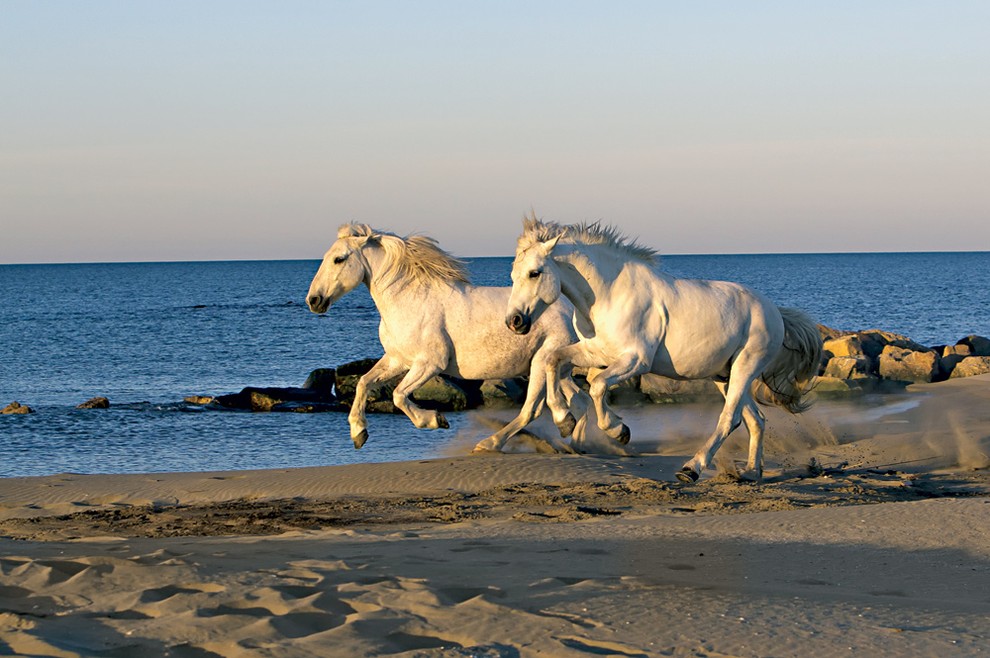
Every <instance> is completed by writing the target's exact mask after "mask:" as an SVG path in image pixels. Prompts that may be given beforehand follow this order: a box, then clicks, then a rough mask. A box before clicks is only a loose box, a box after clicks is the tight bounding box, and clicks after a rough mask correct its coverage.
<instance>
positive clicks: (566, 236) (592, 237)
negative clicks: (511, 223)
mask: <svg viewBox="0 0 990 658" xmlns="http://www.w3.org/2000/svg"><path fill="white" fill-rule="evenodd" d="M556 237H559V238H560V239H561V241H563V242H564V244H568V243H569V244H586V245H601V246H605V247H610V248H612V249H615V250H617V251H621V252H622V253H624V254H626V255H628V256H629V257H630V258H635V259H636V260H641V261H643V262H645V263H649V264H651V265H652V264H654V263H655V262H656V259H657V252H656V251H654V250H653V249H650V248H649V247H644V246H643V245H641V244H639V243H638V242H636V240H634V239H630V238H628V237H626V236H624V235H622V233H620V232H619V230H618V229H617V228H615V227H614V226H608V225H605V226H603V225H602V223H601V222H600V221H599V222H592V223H591V224H589V223H587V222H582V223H580V224H558V223H557V222H545V221H543V220H542V219H537V217H536V215H535V214H533V213H530V214H529V215H525V216H523V234H522V235H521V236H519V240H518V242H517V243H516V248H517V249H520V250H522V249H528V248H529V247H532V246H533V245H534V244H536V243H538V242H546V241H547V240H552V239H553V238H556Z"/></svg>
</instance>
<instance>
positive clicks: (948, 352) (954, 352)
mask: <svg viewBox="0 0 990 658" xmlns="http://www.w3.org/2000/svg"><path fill="white" fill-rule="evenodd" d="M941 353H942V358H946V357H952V356H956V357H959V358H960V359H963V358H965V357H967V356H976V355H974V354H973V348H971V347H970V346H969V345H965V344H963V343H956V344H955V345H945V346H943V347H942V350H941ZM988 356H990V355H988Z"/></svg>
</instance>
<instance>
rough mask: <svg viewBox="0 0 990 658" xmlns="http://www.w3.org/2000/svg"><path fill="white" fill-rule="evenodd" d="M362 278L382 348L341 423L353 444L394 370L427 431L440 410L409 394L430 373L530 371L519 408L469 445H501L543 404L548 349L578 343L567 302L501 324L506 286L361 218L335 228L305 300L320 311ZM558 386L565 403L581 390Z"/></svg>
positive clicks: (439, 421) (402, 399) (437, 423)
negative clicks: (484, 282) (523, 322)
mask: <svg viewBox="0 0 990 658" xmlns="http://www.w3.org/2000/svg"><path fill="white" fill-rule="evenodd" d="M360 283H364V284H365V285H367V286H368V289H369V290H370V291H371V297H372V299H374V301H375V305H376V306H377V307H378V311H379V313H380V314H381V324H380V325H379V328H378V334H379V338H380V339H381V343H382V347H383V348H384V349H385V355H384V356H383V357H382V358H381V359H380V360H379V361H378V363H376V364H375V365H374V366H373V367H372V368H371V370H369V371H368V372H367V374H365V375H363V376H362V377H361V378H360V379H359V381H358V384H357V388H356V390H355V393H354V404H353V405H352V407H351V411H350V415H349V416H348V420H349V422H350V433H351V440H352V441H354V447H355V448H360V447H361V446H363V445H364V443H365V441H366V440H367V439H368V430H367V420H366V417H365V403H366V402H367V398H368V394H369V393H370V392H371V391H373V390H375V389H377V388H378V387H380V386H382V385H385V384H387V383H389V382H390V381H392V380H395V379H397V378H399V377H400V376H401V375H405V376H403V377H402V380H401V381H400V382H399V383H398V385H397V386H396V387H395V390H394V393H393V395H392V401H393V402H394V404H395V406H396V407H397V408H398V409H400V410H402V411H403V413H405V414H406V415H407V416H408V417H409V419H410V420H412V422H413V424H414V425H415V426H416V427H419V428H429V429H436V428H438V427H444V428H446V427H449V425H448V423H447V420H446V419H445V418H444V417H443V414H441V413H439V412H437V411H427V410H425V409H422V408H421V407H419V406H417V405H416V404H415V403H413V401H412V400H411V399H410V395H411V394H412V392H413V391H415V390H416V389H417V388H419V387H420V386H422V385H423V384H424V383H426V381H427V380H429V379H430V378H431V377H433V376H434V375H437V374H439V373H443V374H447V375H453V376H455V377H460V378H462V379H504V378H508V377H516V376H519V375H529V386H528V389H527V394H526V401H525V403H524V404H523V407H522V410H521V411H520V412H519V415H518V416H517V417H516V418H515V419H514V420H513V421H512V422H510V423H509V424H508V425H506V426H505V427H504V428H502V429H501V430H499V431H498V432H496V433H495V434H493V435H492V436H490V437H488V438H487V439H485V440H483V441H481V442H479V443H478V445H477V446H476V448H475V450H476V451H498V450H501V448H502V446H503V445H504V443H505V442H506V440H508V438H509V437H511V436H512V435H514V434H516V433H518V432H519V431H520V430H522V429H523V427H525V426H526V425H527V424H529V423H530V422H531V421H532V420H533V419H534V418H536V416H538V415H539V414H540V412H541V411H542V410H543V404H544V401H545V393H544V391H545V383H546V372H547V368H546V365H547V358H548V356H549V355H550V354H551V353H553V352H554V351H555V350H557V349H559V348H561V347H564V346H565V345H568V344H570V343H573V342H574V341H575V340H577V337H576V335H575V333H574V330H573V328H572V326H571V318H572V313H573V309H572V308H571V306H570V304H555V305H554V306H552V307H550V308H548V309H546V311H545V312H544V313H543V314H542V317H541V318H540V320H539V321H538V322H536V323H534V324H533V331H531V332H529V334H527V335H526V336H520V335H514V334H511V333H509V332H507V331H505V328H504V327H503V325H502V317H503V312H504V310H505V307H506V305H507V304H508V302H509V293H510V290H511V289H510V288H507V287H506V288H492V287H479V286H472V285H470V284H469V283H468V279H467V273H466V271H465V269H464V265H463V263H462V262H460V261H458V260H456V259H454V258H453V257H451V256H450V255H449V254H447V253H446V252H445V251H443V250H442V249H440V248H439V247H438V246H437V244H436V242H435V241H433V240H432V239H430V238H427V237H424V236H410V237H406V238H401V237H399V236H397V235H394V234H391V233H387V232H384V231H377V230H374V229H372V228H370V227H369V226H367V225H365V224H344V225H343V226H341V227H340V229H339V231H338V232H337V241H336V242H334V243H333V245H331V246H330V249H329V250H328V251H327V253H326V255H325V256H324V257H323V262H322V264H321V265H320V268H319V270H318V271H317V272H316V276H314V277H313V281H312V283H311V284H310V287H309V294H308V295H307V298H306V301H307V303H308V305H309V308H310V310H311V311H313V312H314V313H325V312H326V311H327V309H328V308H329V307H330V305H331V304H333V303H334V302H336V301H337V300H338V299H340V298H341V297H342V296H344V295H345V294H347V293H348V292H350V291H351V290H353V289H354V288H355V287H357V286H358V284H360ZM560 385H561V386H563V387H564V391H563V393H564V396H565V398H567V400H570V399H571V398H572V396H574V395H585V394H584V393H583V391H582V392H579V391H578V389H577V386H576V385H575V384H574V382H573V380H571V379H570V377H565V378H564V379H562V380H561V384H560ZM585 397H586V395H585ZM576 402H578V404H579V406H580V401H576ZM589 402H590V400H589ZM565 411H566V410H565Z"/></svg>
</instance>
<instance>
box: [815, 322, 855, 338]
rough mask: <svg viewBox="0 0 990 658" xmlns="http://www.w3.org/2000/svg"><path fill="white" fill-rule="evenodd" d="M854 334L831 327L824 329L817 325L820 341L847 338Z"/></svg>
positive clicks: (822, 326) (821, 325)
mask: <svg viewBox="0 0 990 658" xmlns="http://www.w3.org/2000/svg"><path fill="white" fill-rule="evenodd" d="M852 333H855V332H852V331H846V330H845V329H834V328H832V327H826V326H825V325H823V324H820V325H818V335H820V336H821V337H822V341H823V342H824V341H826V340H833V339H835V338H840V337H842V336H848V335H849V334H852Z"/></svg>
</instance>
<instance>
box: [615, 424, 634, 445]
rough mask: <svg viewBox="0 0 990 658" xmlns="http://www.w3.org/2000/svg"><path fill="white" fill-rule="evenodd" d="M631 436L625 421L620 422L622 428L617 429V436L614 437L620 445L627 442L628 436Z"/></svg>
mask: <svg viewBox="0 0 990 658" xmlns="http://www.w3.org/2000/svg"><path fill="white" fill-rule="evenodd" d="M631 436H632V434H630V432H629V428H628V427H626V424H625V423H622V430H620V431H619V437H618V438H617V439H616V441H618V442H619V443H621V444H622V445H626V444H627V443H629V438H630V437H631Z"/></svg>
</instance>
